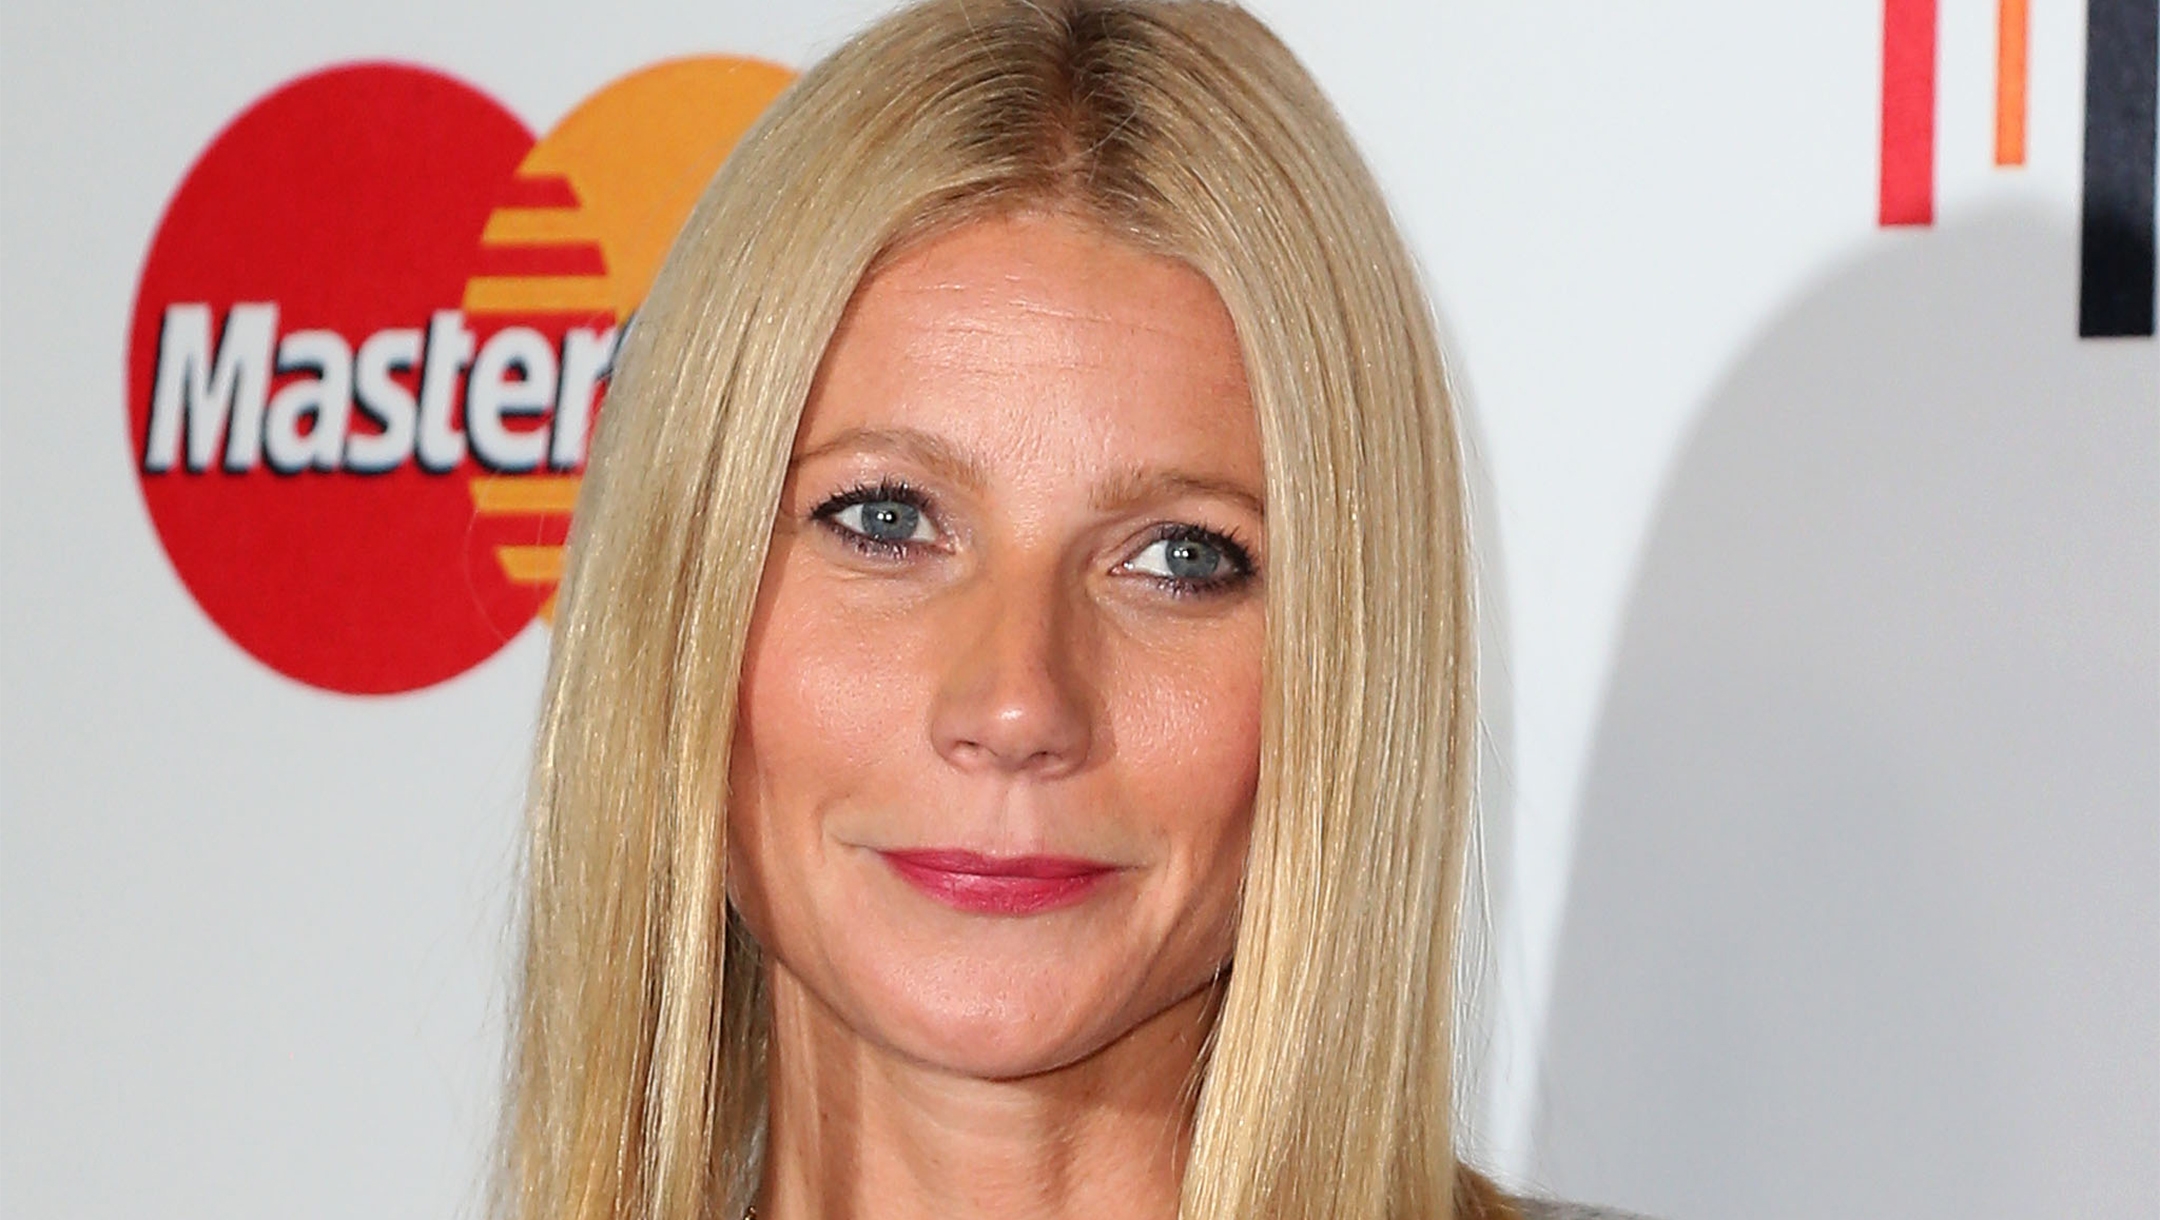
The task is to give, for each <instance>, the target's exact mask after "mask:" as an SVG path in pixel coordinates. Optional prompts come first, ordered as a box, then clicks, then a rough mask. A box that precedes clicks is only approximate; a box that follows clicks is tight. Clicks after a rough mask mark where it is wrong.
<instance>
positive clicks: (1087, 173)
mask: <svg viewBox="0 0 2160 1220" xmlns="http://www.w3.org/2000/svg"><path fill="white" fill-rule="evenodd" d="M1023 208H1038V209H1054V210H1058V211H1061V212H1064V213H1068V214H1071V215H1075V216H1080V217H1084V218H1086V219H1087V220H1088V221H1090V222H1091V223H1094V224H1097V225H1100V226H1101V227H1102V228H1103V229H1105V230H1106V231H1108V232H1110V233H1112V234H1115V235H1117V236H1118V237H1120V238H1122V239H1124V240H1127V241H1130V242H1132V243H1134V244H1135V245H1137V246H1138V247H1140V248H1142V249H1145V250H1148V251H1152V252H1156V253H1160V254H1163V255H1167V256H1170V257H1174V258H1178V259H1182V260H1184V261H1185V262H1186V263H1188V264H1190V265H1191V266H1193V267H1195V268H1197V269H1198V270H1199V271H1200V272H1201V273H1202V274H1203V275H1205V276H1206V277H1207V278H1208V280H1209V281H1211V282H1212V283H1213V284H1214V286H1215V288H1216V290H1217V292H1218V293H1220V295H1221V297H1222V300H1223V302H1224V304H1225V305H1226V306H1227V307H1228V309H1229V312H1230V316H1231V318H1232V319H1233V321H1234V323H1235V325H1236V329H1237V334H1238V338H1239V341H1240V343H1241V346H1242V348H1243V353H1244V358H1245V362H1246V366H1247V372H1248V379H1249V382H1250V385H1251V390H1252V396H1253V405H1254V407H1255V409H1256V410H1257V412H1258V418H1259V426H1260V431H1261V439H1262V446H1263V452H1264V454H1265V461H1266V477H1267V488H1266V491H1267V534H1268V551H1269V554H1270V560H1269V574H1268V582H1267V599H1268V600H1267V609H1266V614H1267V654H1266V655H1267V663H1266V683H1267V690H1266V695H1265V709H1266V710H1265V714H1264V727H1263V742H1262V759H1261V775H1260V782H1259V792H1258V797H1257V799H1256V802H1255V805H1254V809H1253V821H1252V834H1251V851H1250V857H1249V861H1248V864H1247V869H1246V878H1245V890H1244V900H1243V909H1242V914H1241V920H1240V924H1239V928H1238V937H1237V946H1236V951H1235V959H1234V960H1235V966H1234V968H1233V969H1232V971H1231V972H1230V975H1229V978H1228V982H1227V986H1226V990H1225V993H1224V995H1223V997H1222V1001H1221V1007H1220V1016H1219V1017H1218V1020H1217V1023H1216V1028H1215V1030H1214V1036H1213V1041H1212V1048H1211V1052H1210V1055H1209V1057H1208V1059H1207V1062H1206V1064H1205V1066H1204V1068H1203V1076H1202V1079H1201V1084H1200V1090H1199V1096H1198V1100H1197V1107H1198V1109H1197V1113H1196V1116H1195V1120H1194V1122H1195V1126H1194V1135H1193V1145H1192V1151H1191V1155H1190V1161H1189V1164H1188V1167H1187V1172H1186V1175H1185V1180H1184V1186H1183V1200H1182V1205H1181V1215H1182V1216H1183V1217H1185V1218H1186V1220H1203V1218H1204V1220H1232V1218H1246V1217H1282V1218H1285V1220H1289V1218H1300V1220H1302V1218H1314V1220H1317V1218H1319V1217H1341V1218H1360V1220H1382V1218H1389V1220H1408V1218H1412V1217H1415V1218H1419V1220H1424V1218H1428V1217H1429V1218H1434V1220H1447V1218H1448V1217H1450V1216H1452V1215H1458V1214H1462V1213H1464V1212H1466V1211H1477V1212H1482V1211H1485V1210H1486V1207H1487V1205H1490V1204H1492V1203H1493V1202H1494V1201H1493V1200H1492V1199H1491V1197H1490V1193H1489V1190H1488V1189H1487V1188H1484V1187H1483V1186H1482V1184H1481V1183H1480V1182H1479V1180H1478V1179H1476V1178H1475V1176H1474V1175H1470V1174H1468V1173H1467V1171H1464V1170H1462V1169H1461V1168H1460V1167H1459V1166H1458V1164H1457V1161H1456V1157H1455V1151H1454V1147H1453V1144H1452V1142H1451V1122H1450V1113H1451V1079H1450V1078H1451V1047H1450V1029H1451V1027H1452V1024H1453V1023H1452V1021H1451V1019H1450V1017H1451V1011H1452V1005H1453V997H1452V994H1451V991H1452V981H1453V959H1454V944H1455V939H1456V931H1457V928H1456V924H1457V909H1458V906H1459V900H1460V892H1461V887H1462V870H1463V861H1464V855H1465V851H1466V834H1467V830H1468V826H1469V818H1470V812H1471V785H1472V776H1471V768H1472V760H1473V758H1474V749H1473V724H1474V719H1475V717H1474V712H1473V706H1472V696H1473V686H1472V652H1471V650H1472V627H1471V593H1470V587H1469V572H1470V569H1469V565H1468V559H1467V555H1466V541H1465V539H1466V535H1467V531H1466V528H1465V523H1464V507H1463V478H1462V474H1461V471H1460V467H1459V455H1458V445H1457V435H1456V423H1455V419H1454V415H1453V410H1452V407H1451V405H1450V402H1449V396H1448V390H1447V385H1446V382H1445V379H1444V376H1443V371H1442V365H1441V356H1440V351H1439V347H1438V344H1437V343H1436V341H1435V337H1434V331H1433V326H1432V323H1431V320H1430V316H1429V313H1428V306H1427V304H1426V301H1425V298H1424V296H1423V293H1422V291H1421V289H1420V287H1419V284H1418V281H1417V276H1416V273H1415V270H1414V266H1413V263H1412V260H1411V258H1410V256H1409V254H1408V252H1407V251H1406V249H1405V248H1404V246H1403V243H1402V240H1401V238H1400V237H1399V235H1398V234H1397V232H1396V230H1395V227H1394V225H1393V224H1392V222H1391V221H1390V219H1389V217H1388V214H1387V210H1386V207H1385V205H1384V203H1383V202H1382V200H1381V197H1380V193H1379V191H1378V189H1377V187H1376V186H1375V184H1374V182H1373V180H1372V178H1371V176H1370V174H1369V173H1368V171H1367V170H1366V168H1365V166H1364V164H1363V162H1362V160H1361V159H1360V158H1359V156H1358V153H1357V151H1356V149H1355V148H1354V147H1353V145H1352V143H1351V141H1350V139H1349V137H1348V135H1347V133H1346V132H1345V130H1344V129H1343V127H1342V124H1341V122H1340V120H1339V119H1337V117H1336V116H1335V114H1334V112H1333V110H1332V109H1331V108H1330V107H1329V105H1328V104H1327V102H1326V100H1325V99H1324V98H1323V97H1322V96H1321V94H1320V92H1319V90H1318V88H1317V87H1316V86H1315V85H1314V83H1313V82H1312V80H1311V79H1310V78H1309V77H1308V76H1307V74H1306V73H1305V72H1304V70H1303V69H1302V68H1301V67H1300V66H1299V65H1298V63H1297V62H1296V60H1295V59H1294V58H1293V57H1292V55H1291V54H1290V53H1289V51H1288V50H1287V49H1285V48H1284V47H1283V46H1282V44H1281V43H1280V42H1278V41H1277V40H1276V39H1275V38H1274V36H1273V35H1271V34H1270V33H1269V32H1268V31H1267V30H1266V28H1265V27H1263V26H1262V25H1261V24H1260V23H1259V22H1258V21H1257V20H1255V19H1254V18H1252V17H1251V16H1249V15H1247V14H1246V13H1244V12H1243V11H1241V10H1240V9H1238V8H1235V7H1232V6H1230V5H1228V4H1223V3H1216V2H1212V0H1032V2H1031V0H930V2H928V3H924V4H920V5H917V6H915V7H911V8H908V9H905V10H903V11H901V12H899V13H897V14H895V15H893V16H890V17H888V18H886V19H884V20H883V21H880V22H879V23H877V24H876V25H874V26H872V27H871V28H870V29H868V30H867V31H865V32H863V33H862V34H860V35H859V36H857V37H856V38H854V39H853V40H852V41H850V42H848V43H847V44H846V45H845V46H843V47H841V48H840V49H839V50H838V51H836V52H834V53H833V54H832V55H831V56H830V57H829V58H827V59H826V60H824V61H823V62H822V63H820V64H818V65H817V66H816V67H815V68H813V69H811V70H810V71H809V72H808V73H807V74H805V75H804V76H803V77H802V79H801V80H800V81H799V82H797V84H796V85H795V86H794V87H793V89H792V90H791V91H790V92H788V93H787V94H786V95H785V96H783V97H782V98H781V99H780V100H779V101H778V102H777V103H776V104H775V105H774V106H773V108H772V109H771V110H770V111H769V112H768V113H767V115H766V116H765V117H764V118H763V119H762V120H761V121H760V123H759V124H758V126H757V127H756V128H754V129H753V130H752V132H751V133H750V134H749V135H748V136H747V137H745V139H744V140H743V142H742V143H741V144H740V145H739V146H738V148H737V149H736V151H735V152H734V153H733V155H732V156H731V157H730V158H729V160H728V161H727V163H726V164H725V166H723V168H722V169H721V171H720V173H719V175H718V176H717V177H716V178H715V179H714V181H713V183H712V185H711V187H710V188H709V189H708V190H707V191H706V193H705V195H704V197H703V199H702V201H701V202H700V203H699V205H698V207H697V210H696V211H695V213H694V214H693V215H692V217H691V219H690V221H689V223H688V225H687V226H686V227H685V229H684V230H683V233H682V235H681V237H680V238H679V239H678V241H677V242H676V245H675V247H674V250H673V252H672V253H671V255H670V256H669V258H668V261H667V264H666V266H665V267H664V268H663V270H662V272H661V274H660V277H659V279H658V281H657V282H656V284H655V286H654V288H653V291H652V294H651V296H650V298H649V299H648V300H647V302H646V303H645V305H644V307H643V309H642V310H641V311H640V313H639V315H638V320H637V322H636V324H635V325H634V326H633V327H632V330H631V335H630V338H629V340H628V341H627V344H626V350H625V353H624V356H623V359H622V362H621V366H620V371H619V373H618V375H617V377H616V380H615V382H614V385H613V387H612V389H611V391H610V394H609V397H608V405H607V408H606V411H605V413H604V416H603V419H602V423H601V427H600V434H599V437H598V438H597V442H596V445H595V448H594V452H593V458H592V463H591V468H590V470H589V472H588V474H587V478H586V484H585V488H584V491H583V493H582V497H581V499H580V502H579V505H578V511H577V515H576V524H575V528H574V530H573V538H572V543H571V548H570V562H569V570H568V574H567V579H566V581H565V584H564V587H563V594H562V599H561V602H560V607H561V608H560V611H559V614H558V617H557V621H556V627H555V641H554V654H553V657H554V659H553V663H552V667H551V670H550V673H549V677H548V685H547V695H546V707H545V712H544V716H543V720H542V724H541V728H540V734H539V748H538V753H537V758H536V762H535V772H534V782H533V789H532V797H531V817H532V835H533V838H532V845H531V857H530V861H529V871H530V887H531V888H530V895H529V903H528V912H527V918H528V920H529V923H528V927H527V933H526V935H527V944H526V957H525V963H524V975H523V980H522V987H523V994H522V997H521V1002H520V1005H519V1008H518V1012H517V1029H516V1031H515V1040H514V1048H513V1079H512V1088H511V1094H510V1103H509V1105H510V1112H509V1121H508V1125H507V1134H506V1153H505V1161H504V1165H503V1169H504V1182H505V1186H506V1188H507V1195H506V1199H505V1203H506V1207H507V1209H508V1211H509V1212H510V1213H511V1214H513V1215H514V1216H516V1217H517V1218H518V1220H603V1218H604V1220H707V1218H709V1217H715V1216H718V1217H722V1218H723V1220H725V1218H727V1217H731V1216H733V1215H739V1214H740V1211H741V1208H742V1207H743V1205H744V1203H745V1202H746V1201H747V1199H748V1197H749V1194H750V1192H751V1191H753V1190H754V1189H755V1186H756V1181H757V1177H758V1174H759V1172H760V1167H761V1164H762V1157H763V1140H764V1119H765V1093H764V1090H765V1080H764V1054H765V1040H766V1036H767V1034H766V1022H767V1020H768V1014H767V1012H766V1009H765V1004H764V998H763V995H762V991H761V986H762V984H761V969H760V963H759V960H758V950H757V947H756V945H755V943H754V942H753V941H752V940H751V939H750V938H749V937H748V936H747V935H745V934H744V933H743V932H742V931H741V929H740V928H739V926H738V925H736V924H735V923H734V921H733V920H732V919H731V918H730V915H729V911H728V907H727V899H726V877H725V875H724V873H725V860H726V853H725V851H724V850H723V844H724V839H723V835H724V832H725V825H726V805H727V792H726V783H725V777H726V775H727V771H728V749H729V745H730V742H731V740H732V736H733V734H732V729H733V723H734V715H735V706H736V692H737V684H738V681H739V675H740V671H741V666H742V659H743V648H744V639H745V636H746V634H747V630H748V626H749V622H750V615H751V608H752V604H753V602H754V599H755V595H756V592H757V590H756V585H757V580H758V575H759V573H760V571H761V569H762V566H763V561H764V554H765V547H766V543H767V539H768V537H769V533H770V529H771V525H772V520H773V513H774V510H775V505H776V503H777V500H778V496H779V492H780V486H781V481H782V477H783V474H784V472H785V469H786V465H787V461H788V457H789V451H790V447H791V445H792V443H793V438H794V434H795V430H796V426H797V422H798V419H799V416H800V413H801V409H802V405H803V402H804V400H805V398H806V396H807V394H808V392H809V387H810V382H811V378H812V375H813V374H814V372H815V371H816V368H817V365H818V362H819V360H820V358H821V356H822V354H823V352H824V350H825V347H826V345H827V343H828V342H829V340H830V338H831V336H832V334H833V331H834V328H835V326H836V325H837V323H838V321H839V318H840V316H841V313H842V311H843V310H844V308H845V307H846V305H847V302H848V300H849V298H850V296H851V294H852V293H853V292H854V290H855V288H856V286H857V285H858V283H859V282H860V281H861V279H862V277H863V275H864V274H865V272H866V270H867V269H868V268H870V267H871V265H872V264H873V262H874V261H875V260H877V259H878V258H880V257H881V256H882V255H884V254H887V253H889V252H890V251H891V250H892V249H894V248H895V247H896V246H898V245H901V244H904V243H906V242H908V241H910V240H913V239H914V238H917V237H919V236H921V235H922V234H924V233H927V232H930V231H934V230H939V229H943V228H948V227H950V226H952V225H955V224H959V223H963V222H965V221H966V220H968V219H971V218H975V217H980V216H983V215H986V214H990V213H995V212H999V211H1001V210H1011V209H1023ZM1458 1195H1460V1198H1458Z"/></svg>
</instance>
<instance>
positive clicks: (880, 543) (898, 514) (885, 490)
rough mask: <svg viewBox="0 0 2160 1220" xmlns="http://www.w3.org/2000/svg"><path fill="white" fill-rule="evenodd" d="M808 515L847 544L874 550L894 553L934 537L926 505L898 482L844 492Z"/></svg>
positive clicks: (931, 539) (917, 495)
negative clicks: (823, 524) (822, 523)
mask: <svg viewBox="0 0 2160 1220" xmlns="http://www.w3.org/2000/svg"><path fill="white" fill-rule="evenodd" d="M811 516H813V517H815V518H817V519H818V520H819V521H822V522H824V523H825V525H826V527H827V528H829V529H831V530H832V531H833V532H834V533H837V534H839V535H840V536H841V537H842V538H844V539H846V540H847V541H848V542H850V543H853V544H854V545H856V546H859V547H867V548H873V549H875V550H878V551H884V552H892V551H898V550H900V549H902V548H904V547H906V546H908V545H910V544H913V543H922V542H936V541H937V538H938V535H937V529H936V528H935V527H934V526H933V525H932V524H931V521H930V513H929V505H928V503H926V502H925V501H924V499H923V497H922V495H921V494H920V493H918V492H916V491H915V490H914V489H913V488H910V487H906V486H903V485H901V484H898V483H883V484H879V485H878V486H875V487H858V488H855V489H854V490H852V491H844V492H842V493H840V494H839V495H837V496H834V497H833V498H832V499H830V500H827V501H826V502H825V503H823V504H820V505H819V506H818V507H817V509H816V511H814V512H813V513H812V514H811Z"/></svg>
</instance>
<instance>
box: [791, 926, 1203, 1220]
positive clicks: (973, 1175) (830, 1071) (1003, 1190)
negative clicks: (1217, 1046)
mask: <svg viewBox="0 0 2160 1220" xmlns="http://www.w3.org/2000/svg"><path fill="white" fill-rule="evenodd" d="M772 970H773V976H772V987H771V995H772V1000H773V1029H772V1042H771V1055H770V1065H771V1090H772V1091H771V1107H772V1109H771V1127H770V1131H769V1138H768V1141H767V1144H766V1155H765V1173H764V1181H763V1185H762V1188H761V1189H760V1191H759V1198H758V1216H759V1220H971V1218H974V1217H993V1216H994V1217H1000V1218H1008V1217H1009V1218H1011V1220H1097V1218H1104V1220H1108V1218H1111V1217H1115V1218H1116V1220H1170V1218H1171V1217H1174V1216H1175V1215H1176V1214H1177V1205H1178V1187H1179V1183H1180V1181H1181V1179H1182V1177H1183V1174H1184V1165H1185V1155H1186V1151H1187V1149H1188V1148H1189V1146H1190V1141H1191V1126H1192V1123H1191V1120H1192V1107H1193V1100H1194V1093H1195V1091H1196V1082H1197V1079H1198V1074H1197V1073H1198V1063H1199V1058H1200V1055H1201V1053H1202V1049H1203V1048H1204V1046H1205V1045H1206V1037H1207V1029H1208V1026H1209V1025H1210V1023H1211V1022H1212V1020H1213V1017H1214V1012H1213V1008H1214V997H1215V991H1214V989H1212V988H1211V989H1206V990H1203V991H1201V992H1199V993H1197V994H1195V995H1193V996H1191V997H1189V998H1187V999H1185V1000H1183V1001H1181V1002H1179V1003H1178V1004H1176V1005H1174V1006H1172V1007H1171V1008H1169V1009H1167V1010H1165V1011H1164V1012H1162V1013H1161V1014H1159V1015H1157V1016H1155V1017H1154V1018H1151V1019H1150V1020H1148V1021H1147V1022H1144V1023H1143V1024H1141V1025H1140V1026H1138V1027H1137V1028H1135V1029H1133V1030H1132V1031H1131V1032H1130V1033H1128V1034H1126V1035H1125V1036H1124V1037H1122V1038H1120V1039H1118V1040H1117V1041H1116V1042H1114V1043H1112V1044H1111V1045H1109V1046H1107V1047H1104V1048H1103V1049H1102V1050H1100V1051H1097V1052H1096V1053H1095V1054H1093V1055H1091V1056H1089V1057H1088V1058H1086V1059H1083V1060H1081V1061H1079V1062H1077V1063H1073V1064H1070V1065H1068V1066H1065V1067H1062V1068H1058V1069H1056V1070H1054V1071H1049V1072H1044V1073H1042V1074H1039V1075H1035V1076H1028V1077H1023V1078H1020V1079H1016V1080H978V1079H973V1078H970V1077H967V1076H962V1075H957V1074H953V1073H949V1072H943V1071H940V1070H938V1069H937V1068H935V1067H933V1066H930V1065H926V1064H923V1063H919V1062H914V1061H910V1060H907V1059H905V1058H902V1057H900V1056H898V1055H896V1054H894V1053H892V1052H891V1051H889V1050H888V1049H886V1048H883V1047H880V1046H877V1045H874V1044H872V1043H871V1042H869V1041H867V1040H865V1039H863V1038H861V1037H860V1036H858V1035H857V1034H855V1033H854V1032H853V1031H852V1030H849V1029H848V1028H846V1026H844V1025H843V1024H842V1023H841V1022H840V1021H839V1020H838V1018H837V1017H836V1016H835V1015H834V1014H833V1013H832V1012H831V1010H830V1009H828V1008H826V1007H825V1006H824V1005H823V1004H822V1003H820V1002H819V1001H818V1000H817V999H816V998H815V997H813V996H812V995H810V993H809V992H808V991H807V990H806V989H804V988H803V987H802V985H801V983H800V982H799V981H797V980H796V979H795V978H794V977H793V976H792V975H790V974H789V973H788V972H787V971H786V970H785V969H783V968H781V967H779V966H777V965H774V966H773V967H772Z"/></svg>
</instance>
